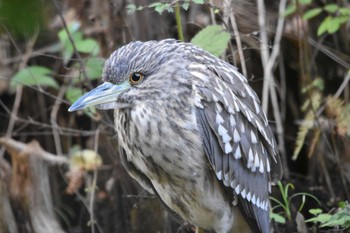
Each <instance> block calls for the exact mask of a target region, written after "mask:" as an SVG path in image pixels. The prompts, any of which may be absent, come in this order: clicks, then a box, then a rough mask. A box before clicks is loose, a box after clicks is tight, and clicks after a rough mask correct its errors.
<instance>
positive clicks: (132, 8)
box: [126, 4, 137, 15]
mask: <svg viewBox="0 0 350 233" xmlns="http://www.w3.org/2000/svg"><path fill="white" fill-rule="evenodd" d="M136 10H137V7H136V5H135V4H128V5H127V6H126V12H127V14H128V15H132V14H134V13H135V12H136Z"/></svg>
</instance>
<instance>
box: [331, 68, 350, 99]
mask: <svg viewBox="0 0 350 233" xmlns="http://www.w3.org/2000/svg"><path fill="white" fill-rule="evenodd" d="M349 81H350V70H349V71H348V74H347V75H346V77H345V79H344V80H343V82H342V83H341V85H340V87H339V88H338V90H337V92H336V93H335V94H334V97H336V98H338V97H339V96H340V94H341V93H342V92H343V91H344V89H345V88H346V86H347V85H348V83H349Z"/></svg>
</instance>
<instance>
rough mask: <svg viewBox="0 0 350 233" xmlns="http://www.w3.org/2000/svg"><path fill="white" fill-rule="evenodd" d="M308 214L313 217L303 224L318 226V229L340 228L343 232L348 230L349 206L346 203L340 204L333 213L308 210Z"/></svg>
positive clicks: (349, 224) (349, 220)
mask: <svg viewBox="0 0 350 233" xmlns="http://www.w3.org/2000/svg"><path fill="white" fill-rule="evenodd" d="M309 212H310V213H311V214H312V215H314V216H315V217H313V218H310V219H308V220H306V221H305V222H313V223H315V224H320V227H322V228H323V227H341V228H343V229H344V230H345V229H349V228H350V205H349V203H348V202H347V201H346V202H340V203H339V204H338V209H336V210H335V211H334V212H333V211H332V212H333V213H332V212H330V213H324V212H323V210H321V209H310V210H309Z"/></svg>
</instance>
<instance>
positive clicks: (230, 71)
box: [190, 63, 281, 233]
mask: <svg viewBox="0 0 350 233" xmlns="http://www.w3.org/2000/svg"><path fill="white" fill-rule="evenodd" d="M221 65H223V67H220V68H217V66H216V67H215V68H213V67H208V66H205V65H199V64H196V65H195V66H193V67H195V70H194V72H191V73H192V75H193V76H194V80H196V76H200V78H198V79H197V81H198V82H196V81H194V90H195V92H196V95H198V96H200V104H198V108H197V109H196V113H197V121H198V124H199V126H200V127H201V128H202V134H203V135H202V137H203V144H204V148H205V152H206V155H207V157H208V159H209V161H210V163H211V165H212V167H213V169H214V171H215V173H216V176H217V178H218V179H219V180H222V182H223V184H224V185H225V186H227V187H231V188H232V190H233V192H234V193H235V194H237V195H238V198H239V205H240V206H241V207H242V209H244V211H245V213H246V215H247V216H250V217H252V218H255V219H256V221H257V225H258V226H259V228H260V229H261V231H262V232H264V233H265V232H269V199H268V194H269V185H270V180H271V178H270V177H271V174H270V171H271V168H270V165H271V164H276V165H277V166H275V167H276V168H277V169H276V170H273V172H274V173H276V174H277V175H276V176H279V175H280V173H281V170H280V162H279V157H278V156H277V149H276V143H275V141H274V137H273V133H272V130H271V129H270V127H269V126H268V122H267V119H266V116H265V115H264V113H263V111H262V109H261V107H260V101H259V99H258V97H257V96H256V94H255V92H254V91H253V90H252V89H251V88H250V87H249V86H248V83H247V82H246V80H245V78H244V77H243V76H242V75H241V74H239V73H238V71H236V70H235V69H234V68H233V67H232V66H229V65H228V64H227V65H226V63H224V64H221ZM190 68H191V67H190ZM190 70H191V69H190ZM204 77H206V78H204Z"/></svg>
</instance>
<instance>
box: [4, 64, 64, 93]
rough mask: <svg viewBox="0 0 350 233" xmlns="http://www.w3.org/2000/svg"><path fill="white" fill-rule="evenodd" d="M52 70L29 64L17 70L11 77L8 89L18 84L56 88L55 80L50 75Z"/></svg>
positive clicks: (12, 88)
mask: <svg viewBox="0 0 350 233" xmlns="http://www.w3.org/2000/svg"><path fill="white" fill-rule="evenodd" d="M51 73H52V71H51V70H50V69H48V68H46V67H43V66H29V67H26V68H24V69H22V70H20V71H18V72H17V73H16V74H15V75H14V76H13V77H12V79H11V82H10V89H11V90H14V89H15V88H16V87H17V86H18V85H24V86H46V87H52V88H55V89H58V84H57V82H56V81H55V80H54V79H53V78H52V77H51V76H50V74H51Z"/></svg>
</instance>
